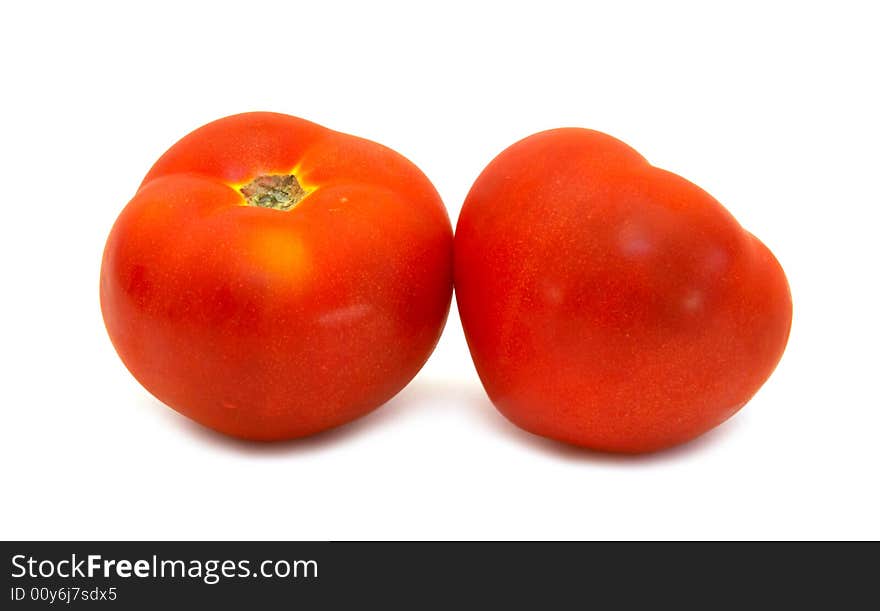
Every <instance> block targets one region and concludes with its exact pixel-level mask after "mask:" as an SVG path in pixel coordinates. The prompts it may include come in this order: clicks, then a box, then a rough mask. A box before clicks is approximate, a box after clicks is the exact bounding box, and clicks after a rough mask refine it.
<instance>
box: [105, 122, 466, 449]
mask: <svg viewBox="0 0 880 611" xmlns="http://www.w3.org/2000/svg"><path fill="white" fill-rule="evenodd" d="M451 298H452V228H451V225H450V223H449V218H448V216H447V214H446V210H445V208H444V206H443V203H442V202H441V201H440V197H439V196H438V194H437V192H436V191H435V189H434V187H433V186H432V185H431V183H430V182H429V181H428V179H427V178H426V177H425V176H424V175H423V174H422V173H421V172H420V171H419V170H418V169H417V168H416V167H415V166H414V165H413V164H412V163H410V162H409V161H408V160H407V159H405V158H404V157H402V156H400V155H399V154H397V153H395V152H394V151H392V150H390V149H388V148H386V147H384V146H381V145H379V144H376V143H375V142H370V141H367V140H363V139H361V138H356V137H354V136H349V135H346V134H341V133H339V132H335V131H332V130H329V129H326V128H324V127H321V126H318V125H315V124H314V123H310V122H308V121H304V120H302V119H298V118H295V117H290V116H286V115H280V114H273V113H248V114H242V115H236V116H232V117H228V118H225V119H220V120H219V121H215V122H213V123H210V124H208V125H206V126H204V127H202V128H200V129H198V130H196V131H194V132H193V133H191V134H189V135H188V136H186V137H184V138H183V139H182V140H180V141H179V142H178V143H177V144H175V145H174V146H173V147H171V149H169V150H168V152H166V153H165V154H164V155H163V156H162V157H161V158H160V159H159V160H158V161H157V162H156V164H155V165H154V166H153V168H152V169H151V170H150V172H149V174H147V177H146V178H145V179H144V182H143V184H142V185H141V186H140V189H139V190H138V192H137V194H136V195H135V196H134V198H133V199H132V200H131V201H130V202H129V204H128V205H127V206H126V207H125V209H124V210H123V211H122V213H121V214H120V216H119V218H118V219H117V221H116V223H115V225H114V226H113V229H112V231H111V232H110V237H109V238H108V240H107V245H106V248H105V251H104V258H103V264H102V267H101V308H102V311H103V314H104V322H105V324H106V326H107V331H108V332H109V334H110V339H111V340H112V341H113V345H114V346H115V347H116V350H117V351H118V353H119V356H120V357H121V358H122V360H123V362H124V363H125V365H126V366H127V367H128V369H129V370H130V371H131V373H132V374H133V375H134V376H135V377H136V378H137V379H138V381H139V382H140V383H141V384H143V386H144V387H145V388H146V389H147V390H149V391H150V392H151V393H152V394H154V395H155V396H156V397H157V398H158V399H159V400H161V401H163V402H164V403H166V404H168V405H169V406H171V407H173V408H174V409H176V410H177V411H179V412H181V413H182V414H184V415H186V416H188V417H190V418H192V419H193V420H196V421H198V422H200V423H202V424H203V425H205V426H208V427H211V428H213V429H216V430H218V431H221V432H223V433H226V434H229V435H234V436H237V437H242V438H248V439H257V440H275V439H287V438H293V437H300V436H303V435H309V434H311V433H315V432H317V431H321V430H323V429H327V428H329V427H333V426H336V425H339V424H342V423H344V422H347V421H349V420H352V419H353V418H357V417H358V416H361V415H363V414H365V413H367V412H369V411H370V410H372V409H374V408H376V407H378V406H379V405H381V404H382V403H384V402H385V401H387V400H388V399H389V398H390V397H392V396H393V395H394V394H395V393H397V392H398V391H399V390H400V389H401V388H403V387H404V386H405V385H406V384H407V382H409V380H410V379H411V378H412V377H413V376H414V375H415V374H416V372H418V370H419V369H420V368H421V366H422V365H423V364H424V362H425V360H426V359H427V358H428V356H429V355H430V353H431V351H432V350H433V348H434V346H435V344H436V343H437V340H438V338H439V337H440V332H441V331H442V329H443V325H444V322H445V320H446V315H447V313H448V311H449V303H450V300H451Z"/></svg>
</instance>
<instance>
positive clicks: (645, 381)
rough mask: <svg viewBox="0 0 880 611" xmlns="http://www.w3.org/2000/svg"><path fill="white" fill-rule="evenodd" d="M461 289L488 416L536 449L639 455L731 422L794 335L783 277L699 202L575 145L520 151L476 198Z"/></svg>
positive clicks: (536, 141) (463, 241)
mask: <svg viewBox="0 0 880 611" xmlns="http://www.w3.org/2000/svg"><path fill="white" fill-rule="evenodd" d="M455 290H456V295H457V297H456V299H457V301H458V307H459V311H460V312H461V319H462V324H463V326H464V330H465V334H466V337H467V341H468V345H469V347H470V350H471V354H472V356H473V359H474V363H475V365H476V367H477V371H478V372H479V374H480V378H481V379H482V381H483V385H484V386H485V388H486V391H487V393H488V394H489V397H490V398H491V399H492V401H493V403H494V404H495V406H496V407H497V408H498V409H499V410H500V411H501V413H503V414H504V415H505V416H506V417H507V418H509V419H510V420H511V421H512V422H514V423H515V424H517V425H519V426H520V427H522V428H524V429H526V430H527V431H531V432H533V433H536V434H538V435H544V436H546V437H551V438H554V439H558V440H562V441H566V442H569V443H572V444H576V445H579V446H585V447H588V448H593V449H598V450H606V451H615V452H648V451H652V450H659V449H661V448H666V447H669V446H672V445H675V444H679V443H682V442H685V441H688V440H689V439H692V438H694V437H696V436H698V435H700V434H702V433H704V432H706V431H708V430H709V429H711V428H712V427H714V426H716V425H718V424H720V423H721V422H723V421H724V420H726V419H727V418H729V417H730V416H732V415H733V414H734V413H735V412H736V411H737V410H739V409H740V408H741V407H742V406H743V405H744V404H745V403H746V402H747V401H748V400H749V399H750V398H751V397H752V395H754V394H755V392H756V391H757V390H758V388H759V387H760V386H761V385H762V384H763V383H764V381H765V380H766V379H767V378H768V377H769V375H770V374H771V373H772V371H773V369H774V368H775V367H776V364H777V363H778V361H779V359H780V357H781V356H782V352H783V350H784V349H785V344H786V342H787V340H788V334H789V329H790V327H791V295H790V293H789V288H788V283H787V281H786V278H785V275H784V273H783V271H782V268H781V267H780V266H779V263H778V262H777V261H776V259H775V258H774V257H773V255H772V254H771V252H770V251H769V250H768V249H767V248H766V247H765V246H764V245H763V244H762V243H761V242H760V241H758V239H757V238H755V237H754V236H753V235H751V234H750V233H748V232H747V231H746V230H744V229H743V228H742V227H740V225H739V224H738V223H737V222H736V220H735V219H734V218H733V217H732V216H731V215H730V213H728V212H727V210H725V209H724V208H723V207H722V206H721V204H719V203H718V202H717V201H715V199H713V198H712V197H711V196H710V195H709V194H708V193H706V192H705V191H702V190H701V189H700V188H699V187H697V186H695V185H694V184H692V183H690V182H688V181H687V180H685V179H683V178H681V177H680V176H677V175H675V174H672V173H670V172H667V171H664V170H661V169H658V168H655V167H652V166H651V165H649V164H648V162H647V161H645V159H644V158H643V157H642V156H641V155H639V154H638V153H637V152H636V151H634V150H633V149H632V148H630V147H628V146H627V145H625V144H624V143H622V142H620V141H619V140H616V139H614V138H612V137H610V136H607V135H605V134H602V133H599V132H595V131H590V130H585V129H557V130H551V131H547V132H542V133H539V134H535V135H533V136H531V137H529V138H526V139H525V140H522V141H520V142H518V143H516V144H514V145H513V146H511V147H510V148H508V149H507V150H505V151H504V152H502V153H501V154H500V155H499V156H498V157H496V158H495V160H493V161H492V162H491V163H490V164H489V166H488V167H487V168H486V169H485V170H484V171H483V173H482V174H481V175H480V177H479V178H478V179H477V181H476V183H475V184H474V185H473V188H472V189H471V191H470V193H469V194H468V196H467V199H466V201H465V203H464V207H463V209H462V212H461V216H460V218H459V221H458V227H457V229H456V236H455Z"/></svg>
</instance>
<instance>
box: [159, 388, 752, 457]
mask: <svg viewBox="0 0 880 611" xmlns="http://www.w3.org/2000/svg"><path fill="white" fill-rule="evenodd" d="M149 400H150V402H151V403H153V404H155V405H153V406H151V409H159V410H162V412H163V413H164V414H165V417H167V418H169V419H174V426H175V427H176V428H177V429H178V430H180V431H181V432H182V433H183V434H185V435H187V436H189V437H191V438H193V439H194V440H196V441H198V442H200V443H204V444H207V445H210V446H213V447H215V448H218V449H221V450H224V451H236V452H242V453H245V454H250V455H254V456H289V455H296V454H308V453H313V452H320V451H325V450H328V449H331V448H335V447H336V446H337V444H341V443H344V442H347V441H351V440H354V439H357V438H360V437H361V436H364V435H369V434H371V433H378V431H380V430H384V429H385V428H386V427H394V426H397V427H403V428H405V427H406V425H407V423H406V422H403V420H406V419H407V418H422V417H430V414H428V413H427V412H430V411H434V410H437V409H439V408H438V403H442V405H443V407H442V409H451V410H457V411H459V412H460V414H459V415H460V416H461V418H460V420H461V421H462V422H463V424H462V426H472V427H480V428H483V429H485V430H486V434H487V435H495V436H498V437H500V438H501V439H503V440H504V441H506V442H508V443H512V444H515V445H518V446H522V447H525V448H527V449H529V450H530V451H534V452H536V453H540V454H543V455H544V456H549V457H552V458H554V459H558V460H564V461H566V462H581V463H591V464H596V463H603V464H609V465H621V466H626V465H650V464H660V463H664V462H669V461H678V460H684V459H687V458H689V457H691V456H694V455H700V454H702V453H704V452H707V451H709V450H711V449H713V448H717V447H718V446H720V445H722V444H723V442H724V440H725V439H726V438H728V437H729V436H731V435H734V434H737V431H739V429H740V428H741V426H742V424H743V418H742V416H741V415H740V416H738V417H736V418H732V419H731V420H728V421H727V422H725V423H723V424H722V425H720V426H718V427H716V428H715V429H713V430H712V431H709V432H708V433H706V434H704V435H702V436H700V437H698V438H697V439H694V440H693V441H690V442H688V443H685V444H682V445H680V446H676V447H674V448H670V449H667V450H661V451H659V452H653V453H649V454H614V453H608V452H598V451H595V450H589V449H586V448H580V447H577V446H573V445H570V444H567V443H563V442H560V441H555V440H552V439H547V438H545V437H540V436H538V435H535V434H532V433H529V432H527V431H524V430H523V429H520V428H519V427H517V426H516V425H514V424H513V423H511V422H510V421H509V420H507V419H506V418H505V417H504V416H503V415H501V413H500V412H498V410H496V409H495V407H494V406H493V405H492V403H491V402H490V401H489V398H488V397H487V396H486V394H485V392H484V391H483V388H482V387H481V386H480V385H479V383H478V382H475V383H466V382H458V383H455V382H441V381H435V380H418V379H416V380H414V381H413V382H412V383H411V384H410V385H409V386H407V387H406V388H405V389H403V390H402V391H401V392H400V393H398V394H397V395H396V396H395V397H393V398H392V399H391V400H390V401H388V402H387V403H386V404H384V405H382V406H380V407H379V408H377V409H376V410H374V411H372V412H371V413H369V414H367V415H366V416H363V417H361V418H359V419H357V420H354V421H353V422H349V423H347V424H343V425H341V426H338V427H336V428H333V429H330V430H327V431H323V432H321V433H317V434H315V435H312V436H310V437H303V438H300V439H292V440H290V441H276V442H260V441H248V440H244V439H236V438H234V437H228V436H226V435H223V434H221V433H218V432H216V431H214V430H212V429H209V428H206V427H204V426H202V425H200V424H198V423H196V422H194V421H192V420H190V419H189V418H186V417H184V416H181V415H180V414H178V413H177V412H174V411H173V410H171V409H169V408H168V407H166V406H164V405H162V404H161V403H160V402H159V401H158V400H156V399H154V398H153V397H149ZM398 430H401V429H398ZM740 432H741V431H740Z"/></svg>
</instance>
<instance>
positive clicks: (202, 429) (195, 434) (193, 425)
mask: <svg viewBox="0 0 880 611" xmlns="http://www.w3.org/2000/svg"><path fill="white" fill-rule="evenodd" d="M396 400H397V398H396V397H395V398H392V399H391V400H390V401H389V402H388V403H386V404H384V405H382V406H380V407H379V408H377V409H375V410H373V411H372V412H370V413H369V414H367V415H366V416H363V417H361V418H358V419H357V420H354V421H352V422H349V423H346V424H343V425H340V426H337V427H334V428H332V429H328V430H326V431H322V432H320V433H316V434H314V435H310V436H308V437H301V438H299V439H290V440H287V441H252V440H248V439H238V438H236V437H230V436H228V435H224V434H222V433H219V432H217V431H215V430H213V429H210V428H208V427H206V426H202V425H201V424H199V423H198V422H196V421H194V420H190V419H189V418H187V417H185V416H183V415H181V414H178V413H177V412H176V411H174V410H173V409H171V408H169V407H168V406H166V405H164V404H163V403H161V402H160V401H159V400H157V399H155V398H153V397H152V396H151V397H149V401H150V403H152V404H153V405H151V409H155V410H161V411H162V412H163V413H164V414H165V417H166V418H168V419H169V420H173V421H174V422H173V423H172V426H173V427H174V428H176V429H177V430H178V431H179V432H180V433H181V434H183V435H185V436H187V437H189V438H191V439H192V440H194V441H196V442H198V443H202V444H205V445H208V446H211V447H213V448H216V449H219V450H223V451H232V452H239V453H242V454H249V455H253V456H292V455H296V454H307V453H311V452H316V451H321V450H326V449H328V448H331V447H334V446H336V445H337V444H339V443H343V442H345V441H346V440H348V439H350V438H356V437H359V436H361V435H363V434H365V433H366V432H368V431H369V430H371V429H373V428H376V427H381V426H382V423H383V422H384V421H385V420H386V419H389V418H394V414H393V412H395V411H396V410H395V409H394V404H395V402H396Z"/></svg>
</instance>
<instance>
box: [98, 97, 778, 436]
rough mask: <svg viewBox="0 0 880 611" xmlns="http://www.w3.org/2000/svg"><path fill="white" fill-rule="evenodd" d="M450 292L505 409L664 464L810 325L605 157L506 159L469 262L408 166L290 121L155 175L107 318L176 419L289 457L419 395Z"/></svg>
mask: <svg viewBox="0 0 880 611" xmlns="http://www.w3.org/2000/svg"><path fill="white" fill-rule="evenodd" d="M453 252H454V264H453ZM453 269H454V271H453ZM453 275H454V280H455V286H456V291H457V301H458V306H459V310H460V313H461V319H462V323H463V326H464V330H465V334H466V337H467V341H468V345H469V347H470V350H471V354H472V356H473V358H474V362H475V364H476V366H477V371H478V372H479V375H480V377H481V379H482V381H483V385H484V386H485V388H486V391H487V392H488V394H489V396H490V398H491V399H492V401H493V403H494V404H495V405H496V406H497V407H498V409H499V410H500V411H501V412H502V413H503V414H505V415H506V416H507V417H508V418H509V419H510V420H512V421H513V422H514V423H516V424H518V425H519V426H521V427H523V428H525V429H526V430H529V431H532V432H534V433H537V434H540V435H545V436H548V437H553V438H557V439H561V440H564V441H567V442H571V443H574V444H577V445H582V446H586V447H590V448H596V449H602V450H610V451H623V452H641V451H650V450H656V449H660V448H664V447H668V446H670V445H674V444H676V443H680V442H683V441H686V440H688V439H691V438H693V437H695V436H697V435H699V434H701V433H703V432H705V431H706V430H708V429H710V428H711V427H713V426H715V425H717V424H718V423H720V422H721V421H723V420H724V419H726V418H728V417H729V416H731V415H732V414H733V413H734V412H735V411H736V410H738V409H739V408H740V407H742V405H743V404H744V403H745V402H746V401H747V400H748V399H749V398H750V397H751V396H752V395H753V394H754V393H755V392H756V391H757V390H758V388H759V387H760V386H761V384H762V383H763V382H764V381H765V380H766V379H767V377H768V376H769V375H770V373H771V372H772V370H773V368H774V367H775V365H776V363H777V362H778V360H779V358H780V357H781V355H782V351H783V349H784V347H785V343H786V340H787V337H788V331H789V327H790V322H791V299H790V295H789V291H788V286H787V283H786V280H785V276H784V274H783V272H782V270H781V268H780V267H779V264H778V263H777V262H776V260H775V259H774V258H773V255H772V254H771V253H770V251H769V250H767V248H765V247H764V246H763V244H761V243H760V242H759V241H758V240H757V239H756V238H754V237H753V236H752V235H751V234H749V233H748V232H746V231H745V230H743V229H742V228H741V227H740V226H739V225H738V224H737V223H736V221H735V220H734V219H733V217H732V216H730V214H729V213H728V212H727V211H726V210H725V209H724V208H723V207H721V205H720V204H718V203H717V202H716V201H715V200H714V199H712V198H711V196H709V195H708V194H706V193H705V192H703V191H701V190H700V189H699V188H698V187H696V186H694V185H693V184H691V183H689V182H687V181H685V180H684V179H682V178H680V177H678V176H676V175H674V174H670V173H668V172H664V171H662V170H659V169H656V168H653V167H652V166H650V165H649V164H648V163H647V162H646V161H645V160H644V159H643V158H642V157H641V156H640V155H639V154H638V153H636V152H635V151H634V150H632V149H631V148H629V147H627V146H626V145H624V144H623V143H621V142H619V141H617V140H615V139H613V138H611V137H609V136H606V135H604V134H601V133H598V132H593V131H588V130H581V129H563V130H553V131H549V132H543V133H540V134H536V135H534V136H532V137H530V138H527V139H525V140H523V141H521V142H519V143H517V144H515V145H513V146H512V147H510V148H509V149H507V150H506V151H504V152H503V153H501V155H499V156H498V157H497V158H496V159H495V160H494V161H493V162H492V163H491V164H490V165H489V166H488V167H487V168H486V169H485V170H484V172H483V173H482V174H481V176H480V177H479V178H478V179H477V181H476V183H475V184H474V186H473V188H472V190H471V192H470V194H469V195H468V197H467V200H466V201H465V204H464V207H463V209H462V212H461V216H460V218H459V222H458V227H457V230H456V235H455V238H454V240H453V233H452V228H451V225H450V222H449V217H448V215H447V213H446V210H445V208H444V206H443V203H442V201H441V200H440V197H439V195H438V194H437V192H436V190H435V189H434V187H433V186H432V185H431V183H430V181H429V180H428V179H427V178H426V177H425V176H424V175H423V174H422V173H421V172H420V171H419V170H418V169H417V168H416V167H415V166H414V165H413V164H412V163H410V162H409V161H408V160H407V159H405V158H403V157H402V156H400V155H399V154H397V153H395V152H394V151H392V150H390V149H388V148H386V147H384V146H381V145H379V144H376V143H374V142H370V141H367V140H363V139H361V138H356V137H354V136H349V135H345V134H341V133H338V132H334V131H332V130H329V129H326V128H323V127H320V126H318V125H315V124H313V123H310V122H308V121H304V120H302V119H297V118H295V117H290V116H286V115H280V114H272V113H248V114H243V115H236V116H233V117H228V118H225V119H221V120H219V121H215V122H213V123H210V124H208V125H206V126H204V127H202V128H200V129H198V130H196V131H195V132H193V133H191V134H189V135H188V136H186V137H184V138H183V139H182V140H181V141H179V142H178V143H177V144H175V145H174V146H173V147H172V148H171V149H169V150H168V152H166V153H165V154H164V155H163V156H162V157H161V158H160V159H159V160H158V161H157V162H156V164H155V165H154V166H153V168H152V169H151V170H150V172H149V173H148V174H147V177H146V178H145V179H144V181H143V183H142V184H141V187H140V189H139V190H138V192H137V193H136V195H135V196H134V198H133V199H132V200H131V201H130V202H129V204H128V205H127V206H126V207H125V209H124V210H123V211H122V213H121V214H120V216H119V218H118V219H117V221H116V223H115V225H114V227H113V229H112V231H111V233H110V237H109V238H108V240H107V245H106V248H105V251H104V258H103V263H102V269H101V307H102V311H103V314H104V320H105V323H106V326H107V330H108V332H109V335H110V338H111V340H112V341H113V344H114V346H115V347H116V350H117V351H118V353H119V355H120V357H121V358H122V360H123V362H124V363H125V365H126V366H127V367H128V369H129V370H130V371H131V372H132V374H133V375H134V376H135V377H136V378H137V379H138V381H139V382H140V383H141V384H143V386H144V387H145V388H147V390H149V391H150V392H151V393H152V394H154V395H155V396H156V397H157V398H158V399H159V400H161V401H162V402H164V403H166V404H168V405H169V406H171V407H173V408H174V409H176V410H177V411H179V412H181V413H182V414H184V415H186V416H188V417H190V418H192V419H193V420H196V421H197V422H200V423H201V424H203V425H205V426H208V427H211V428H213V429H215V430H218V431H220V432H223V433H226V434H228V435H233V436H236V437H242V438H247V439H255V440H278V439H289V438H295V437H301V436H304V435H309V434H312V433H316V432H318V431H321V430H324V429H327V428H330V427H333V426H337V425H340V424H343V423H345V422H348V421H350V420H352V419H354V418H357V417H359V416H362V415H364V414H365V413H367V412H369V411H370V410H372V409H374V408H376V407H378V406H380V405H381V404H383V403H384V402H386V401H387V400H388V399H389V398H390V397H392V396H393V395H394V394H395V393H397V392H398V391H399V390H401V389H402V388H403V387H404V386H405V385H406V384H407V383H408V382H409V381H410V380H411V379H412V377H413V376H414V375H415V374H416V373H417V372H418V370H419V369H420V368H421V367H422V365H423V364H424V363H425V361H426V360H427V358H428V356H429V355H430V353H431V351H432V350H433V348H434V346H435V345H436V343H437V341H438V339H439V337H440V333H441V331H442V329H443V325H444V323H445V320H446V316H447V314H448V311H449V304H450V300H451V296H452V287H453Z"/></svg>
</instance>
